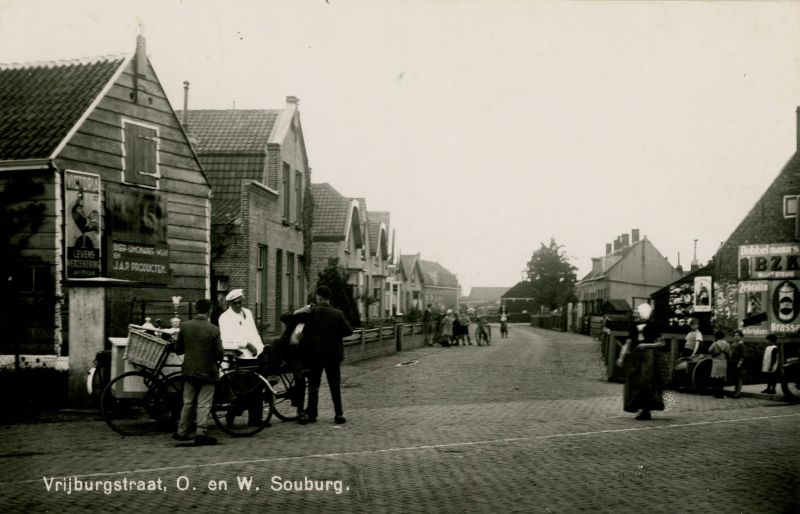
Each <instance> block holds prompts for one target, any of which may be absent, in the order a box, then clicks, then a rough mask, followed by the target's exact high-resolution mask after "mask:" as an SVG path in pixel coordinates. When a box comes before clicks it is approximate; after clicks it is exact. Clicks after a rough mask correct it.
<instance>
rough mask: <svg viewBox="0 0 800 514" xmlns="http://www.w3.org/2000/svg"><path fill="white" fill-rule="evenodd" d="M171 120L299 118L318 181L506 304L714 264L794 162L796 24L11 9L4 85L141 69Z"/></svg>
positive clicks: (672, 18) (516, 13)
mask: <svg viewBox="0 0 800 514" xmlns="http://www.w3.org/2000/svg"><path fill="white" fill-rule="evenodd" d="M137 31H141V32H142V33H143V35H144V36H145V38H146V39H147V53H148V55H149V57H150V61H151V63H152V64H153V66H154V68H155V71H156V74H157V75H158V76H159V78H160V80H161V83H162V85H163V87H164V88H165V90H166V92H167V95H168V97H169V99H170V101H171V103H172V105H173V108H174V109H176V110H179V109H181V108H182V106H183V81H185V80H188V81H189V82H190V83H191V87H190V94H189V108H190V109H229V108H234V107H235V108H237V109H278V108H282V107H283V106H284V105H285V98H286V96H289V95H291V96H296V97H298V98H299V99H300V113H301V122H302V126H303V131H304V137H305V141H306V148H307V151H308V157H309V164H310V166H311V168H312V181H313V182H315V183H322V182H327V183H330V184H331V185H332V186H333V187H334V188H336V189H337V190H338V191H339V192H340V193H342V194H343V195H345V196H348V197H363V198H365V199H366V202H367V209H368V210H371V211H389V212H391V223H392V227H393V228H394V230H395V232H396V241H395V244H396V250H397V252H402V253H404V254H409V253H420V254H421V257H422V258H423V259H425V260H432V261H437V262H439V263H440V264H442V265H443V266H444V267H445V268H447V269H448V270H450V271H451V272H453V273H455V274H456V275H457V277H458V279H459V282H460V283H461V285H462V287H463V291H464V293H465V294H466V293H468V292H469V290H470V288H471V287H474V286H493V287H500V286H507V287H510V286H512V285H514V284H515V283H516V282H517V281H519V280H520V279H521V278H522V273H523V270H524V268H525V267H526V263H527V262H528V261H529V260H530V258H531V255H532V253H533V252H534V251H535V250H536V249H538V248H539V247H540V245H541V244H542V243H545V244H549V242H550V240H551V238H554V239H555V241H556V242H557V243H558V244H559V245H562V246H563V251H564V253H565V254H566V256H567V257H568V258H569V259H570V262H571V263H572V264H574V265H575V266H576V267H577V268H578V276H579V278H580V277H582V276H583V275H585V274H586V273H588V271H589V270H590V269H591V259H592V257H599V256H601V255H603V254H604V253H605V245H606V243H610V242H612V241H613V240H614V239H616V238H617V236H619V235H620V234H623V233H630V231H631V229H634V228H636V229H639V230H640V232H641V234H642V235H643V236H647V237H648V238H649V239H650V240H651V241H652V242H653V244H654V245H655V247H656V248H657V249H658V250H659V251H660V252H661V253H662V254H663V255H664V256H665V257H667V258H668V259H669V261H670V262H671V263H672V264H673V265H677V264H678V262H679V259H680V264H681V265H683V266H684V267H685V268H686V267H688V266H689V265H690V263H691V261H692V259H693V257H694V255H695V247H696V256H697V260H698V261H699V262H700V263H701V264H705V263H706V262H707V261H708V260H710V259H711V257H712V256H713V255H714V253H715V251H716V249H717V248H718V247H719V245H720V244H721V243H722V242H723V241H725V239H727V237H728V236H729V235H730V234H731V232H733V230H734V229H735V228H736V226H737V225H738V224H739V223H740V222H741V221H742V219H743V218H744V217H745V215H746V214H747V213H748V211H749V210H750V209H751V208H752V206H753V205H754V203H755V202H756V201H757V200H758V198H759V197H760V196H761V195H762V194H763V192H764V191H765V190H766V188H767V187H768V186H769V184H770V183H771V182H772V181H773V180H774V179H775V178H776V177H777V175H778V173H779V172H780V170H781V169H782V167H783V166H784V164H785V163H786V162H787V161H788V160H789V158H791V156H792V155H793V154H794V152H795V150H796V149H797V145H798V142H797V141H798V138H797V125H798V122H797V115H796V113H795V109H796V108H797V107H798V106H800V3H798V2H714V3H711V2H603V1H594V2H537V1H527V2H521V1H520V2H517V1H506V2H498V1H491V2H490V1H480V0H475V1H461V2H454V1H438V2H427V1H416V0H408V1H403V2H399V1H398V2H394V1H382V2H374V1H361V0H358V1H355V0H354V1H338V0H327V1H326V0H318V1H317V0H315V1H292V2H283V1H280V2H278V1H275V2H270V1H252V2H250V1H236V0H234V1H227V2H222V1H202V0H198V1H182V2H181V1H176V0H160V1H158V2H155V1H118V0H105V1H102V2H98V1H63V0H52V1H51V0H40V1H37V0H25V1H22V0H0V63H10V62H29V61H42V60H60V59H72V58H83V57H95V56H100V55H109V54H120V53H132V52H133V51H134V50H135V38H136V34H137Z"/></svg>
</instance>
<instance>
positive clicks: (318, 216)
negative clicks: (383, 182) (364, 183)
mask: <svg viewBox="0 0 800 514" xmlns="http://www.w3.org/2000/svg"><path fill="white" fill-rule="evenodd" d="M311 194H312V195H313V196H314V225H313V228H312V237H313V238H314V240H315V241H345V240H346V239H347V236H348V234H349V233H350V228H351V227H352V229H353V232H354V235H355V237H356V241H355V244H356V247H361V245H362V244H363V237H362V235H361V231H360V224H359V223H358V219H360V218H361V214H360V211H361V209H359V208H358V202H357V201H355V200H352V199H349V198H346V197H344V196H342V194H341V193H339V192H338V191H337V190H336V189H334V188H333V186H331V185H330V184H328V183H323V184H311ZM353 214H355V215H357V216H358V219H353V217H352V216H353Z"/></svg>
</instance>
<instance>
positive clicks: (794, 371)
mask: <svg viewBox="0 0 800 514" xmlns="http://www.w3.org/2000/svg"><path fill="white" fill-rule="evenodd" d="M781 389H782V390H783V395H784V397H785V398H786V400H787V401H788V402H791V403H797V402H800V364H797V363H796V362H795V363H794V364H793V365H790V366H787V367H786V368H784V369H783V376H782V378H781Z"/></svg>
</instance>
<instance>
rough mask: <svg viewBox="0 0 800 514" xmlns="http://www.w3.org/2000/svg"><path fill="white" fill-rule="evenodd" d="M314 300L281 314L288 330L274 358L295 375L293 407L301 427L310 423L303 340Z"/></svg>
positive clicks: (284, 333) (305, 356)
mask: <svg viewBox="0 0 800 514" xmlns="http://www.w3.org/2000/svg"><path fill="white" fill-rule="evenodd" d="M314 301H315V300H314V298H313V297H310V298H309V303H308V305H306V306H305V307H301V308H299V309H297V310H295V311H292V310H291V308H290V310H289V311H288V312H285V313H284V314H281V321H282V322H283V324H284V325H286V328H285V329H284V330H283V334H281V337H280V339H279V340H278V348H277V349H276V352H275V354H274V357H275V359H276V360H278V361H283V362H284V363H286V367H287V368H288V369H289V371H291V372H292V374H293V375H294V385H293V389H294V390H293V391H292V396H291V402H292V405H293V406H295V407H296V408H297V422H298V423H300V424H301V425H305V424H306V423H308V417H307V416H306V412H305V408H304V406H305V400H306V375H307V370H308V364H307V360H308V358H307V355H306V354H307V353H308V349H307V348H306V346H307V345H306V342H305V341H304V339H303V329H304V328H305V323H306V322H307V321H308V317H309V313H310V312H311V306H312V305H313V304H314Z"/></svg>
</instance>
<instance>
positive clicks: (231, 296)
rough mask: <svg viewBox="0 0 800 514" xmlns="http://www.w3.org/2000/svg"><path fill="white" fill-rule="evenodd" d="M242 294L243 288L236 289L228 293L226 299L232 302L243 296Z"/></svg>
mask: <svg viewBox="0 0 800 514" xmlns="http://www.w3.org/2000/svg"><path fill="white" fill-rule="evenodd" d="M242 296H244V290H243V289H234V290H233V291H231V292H230V293H228V295H227V296H226V297H225V301H226V302H230V301H232V300H235V299H237V298H241V297H242Z"/></svg>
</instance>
